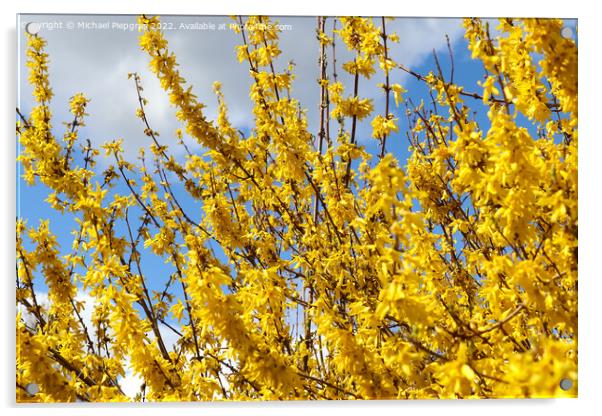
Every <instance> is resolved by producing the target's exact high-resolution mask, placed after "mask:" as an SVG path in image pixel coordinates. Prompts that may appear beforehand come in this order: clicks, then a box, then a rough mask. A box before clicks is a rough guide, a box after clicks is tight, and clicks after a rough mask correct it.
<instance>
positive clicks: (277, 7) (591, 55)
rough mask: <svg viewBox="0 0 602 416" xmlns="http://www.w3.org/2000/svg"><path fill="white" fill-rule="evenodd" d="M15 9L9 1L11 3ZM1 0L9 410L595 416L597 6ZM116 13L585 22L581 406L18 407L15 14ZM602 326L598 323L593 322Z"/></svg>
mask: <svg viewBox="0 0 602 416" xmlns="http://www.w3.org/2000/svg"><path fill="white" fill-rule="evenodd" d="M7 3H9V4H7ZM15 3H17V2H12V1H4V2H2V5H1V6H0V9H1V10H0V12H1V13H0V16H1V17H0V18H1V19H2V25H1V26H0V28H1V32H2V42H1V43H0V48H1V49H2V55H1V56H2V60H1V61H2V62H3V63H2V64H0V68H1V71H2V77H1V79H2V84H1V87H2V88H1V89H0V91H2V98H1V99H0V106H1V110H2V111H0V114H1V115H2V126H3V129H2V132H3V134H2V139H1V143H2V146H3V147H2V151H1V157H2V158H3V160H2V162H3V163H0V165H1V166H2V168H1V169H3V170H2V172H1V173H2V174H1V175H0V177H1V178H2V179H1V180H0V183H1V187H2V188H1V189H0V192H1V193H0V195H2V200H3V203H2V204H1V205H0V207H1V210H2V215H1V216H0V226H1V228H0V235H1V238H0V242H1V244H2V246H1V248H0V255H1V256H2V258H1V262H0V264H2V265H3V266H4V267H3V271H4V273H1V276H2V279H1V281H2V283H3V286H2V288H1V293H2V294H3V298H2V312H3V314H2V315H3V316H2V321H1V322H2V341H0V348H1V349H2V367H1V368H2V376H1V377H0V383H1V384H2V388H1V389H0V391H1V394H2V404H3V407H5V408H6V410H7V413H8V414H15V415H32V414H44V415H65V414H71V413H73V414H79V415H101V414H102V415H105V414H106V413H107V411H111V412H116V413H122V412H123V413H125V412H128V413H141V414H144V415H148V416H150V415H164V414H165V413H172V412H174V411H177V412H178V413H181V414H199V413H202V414H209V415H217V414H219V415H223V414H244V415H245V416H247V415H255V414H257V415H282V414H283V413H284V414H287V415H292V416H294V415H303V416H307V415H308V413H312V414H315V413H317V414H329V413H330V414H332V413H339V412H341V413H343V412H344V413H346V414H350V415H360V414H361V415H365V414H366V413H367V412H378V413H383V414H400V413H407V414H412V413H419V414H421V415H423V414H437V415H445V416H448V415H462V416H465V415H468V414H478V415H481V416H482V415H486V416H489V415H504V416H508V415H509V414H511V413H514V414H518V415H520V414H524V413H527V412H528V413H530V414H533V413H537V414H539V413H545V414H550V415H554V414H560V415H567V414H574V415H577V414H579V415H581V414H591V413H593V412H591V409H592V408H593V407H594V406H595V404H596V398H597V396H599V395H600V393H598V391H597V390H598V388H597V387H598V386H599V385H600V384H599V382H598V380H599V376H600V375H599V371H600V370H601V369H602V366H601V365H600V364H601V363H600V356H601V355H602V353H601V352H600V351H601V350H602V348H601V347H602V342H601V338H600V332H601V331H600V324H599V322H600V317H602V312H601V305H602V300H600V299H599V297H600V296H602V285H601V283H600V282H602V275H601V270H600V269H601V267H600V265H599V264H598V263H597V262H596V260H599V259H600V258H601V256H600V254H599V250H600V247H601V242H602V239H601V238H600V237H602V229H601V226H600V225H601V220H600V215H602V214H601V212H602V204H601V202H602V201H601V198H600V191H601V190H602V188H601V187H600V179H602V172H601V167H602V148H601V143H602V137H600V134H599V130H600V129H599V128H598V129H596V124H595V122H596V121H598V120H600V115H599V114H598V112H599V111H600V107H601V106H600V99H601V98H602V91H601V88H600V81H599V80H598V79H597V78H595V76H597V77H600V73H601V68H602V64H601V62H600V54H599V50H600V49H602V48H601V47H600V40H601V39H602V34H601V33H600V27H601V26H602V24H601V22H600V19H599V17H600V16H599V14H596V13H595V12H594V9H593V6H589V4H594V2H588V3H589V4H588V3H586V2H578V1H540V2H535V1H532V2H529V1H525V0H504V1H502V2H487V1H478V2H477V1H463V0H462V1H461V0H454V1H439V0H436V1H435V0H430V1H411V2H402V1H394V0H389V1H385V0H369V1H366V0H364V1H355V0H347V1H338V2H336V1H325V0H301V1H297V2H294V3H293V2H287V1H284V0H280V1H271V0H270V1H267V0H265V1H261V0H255V1H245V0H228V1H227V2H218V1H212V2H209V1H206V0H205V1H199V2H193V1H191V0H189V1H186V0H170V1H165V0H146V1H140V0H103V1H99V2H97V3H92V2H86V1H81V0H79V1H67V0H53V1H48V0H22V1H20V2H18V3H17V4H15ZM19 12H20V13H105V14H107V13H119V14H135V13H140V12H147V13H158V14H161V13H163V14H269V15H281V14H284V15H316V14H324V15H382V14H384V15H398V16H467V15H469V16H482V17H487V16H499V15H504V16H538V17H570V18H578V19H579V55H580V61H579V81H580V85H581V87H582V88H580V102H579V109H580V113H581V114H580V135H581V143H580V147H581V148H580V157H579V182H580V189H581V192H580V198H579V218H580V224H581V227H580V236H579V237H580V250H579V251H580V256H579V278H580V281H579V289H580V296H579V314H580V316H579V318H580V319H579V326H580V335H581V336H580V340H579V341H580V344H579V363H580V365H579V399H576V400H568V399H566V400H490V401H470V402H450V401H419V402H416V401H413V402H412V401H407V402H359V403H358V402H345V403H342V402H317V403H308V402H302V403H215V404H198V405H197V404H194V405H187V404H169V403H163V404H155V405H144V406H140V407H131V406H124V405H118V406H106V405H104V406H103V405H94V406H77V407H73V406H71V407H65V406H60V405H50V406H44V407H41V406H22V405H19V406H16V405H15V404H14V365H15V364H14V358H15V356H14V354H15V352H14V345H15V336H14V306H13V305H14V303H13V302H14V285H13V281H14V280H13V279H14V270H15V269H14V218H15V152H16V149H15V140H14V137H15V136H14V108H15V101H16V82H15V81H16V65H17V62H16V31H15V22H16V13H19ZM596 324H597V325H596Z"/></svg>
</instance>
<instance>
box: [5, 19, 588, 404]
mask: <svg viewBox="0 0 602 416" xmlns="http://www.w3.org/2000/svg"><path fill="white" fill-rule="evenodd" d="M235 20H236V21H237V22H238V23H239V24H238V25H235V26H234V27H235V28H236V31H237V32H238V33H239V36H240V39H241V45H240V46H239V47H238V48H237V52H236V53H237V55H238V58H239V60H240V62H241V63H242V64H244V65H247V66H248V68H249V73H250V76H251V77H252V85H251V88H250V92H249V97H250V99H251V100H252V102H253V117H254V126H253V128H252V129H251V131H250V133H249V134H248V135H244V134H243V132H241V131H239V130H238V129H237V128H236V127H235V126H233V125H232V124H231V123H230V121H229V119H228V109H227V106H226V102H225V100H224V96H223V94H222V92H221V85H220V84H219V83H215V84H214V91H215V94H216V98H217V102H218V116H217V119H216V120H214V121H210V120H208V119H207V118H206V116H205V114H204V105H203V104H202V103H201V102H199V101H198V100H197V97H196V96H195V95H194V94H193V92H192V88H191V87H190V86H188V85H187V84H186V82H185V80H184V79H183V78H182V76H181V74H180V72H179V70H178V64H177V61H176V56H175V55H174V53H173V52H171V51H170V49H169V47H168V42H167V40H166V39H165V38H164V36H163V33H162V32H161V30H160V27H161V26H160V25H159V24H158V23H159V20H158V18H156V17H147V16H141V17H140V18H139V23H140V24H141V27H142V28H143V31H142V33H141V35H140V46H141V48H142V50H143V51H145V52H146V53H147V54H148V55H149V57H150V68H151V70H152V72H153V73H154V74H156V76H157V77H158V79H159V80H160V83H161V86H162V87H163V89H164V90H165V92H166V93H167V94H168V95H169V99H170V101H171V103H172V105H173V106H174V107H175V109H176V110H177V118H178V120H179V121H180V122H181V125H182V130H178V131H176V132H175V134H174V136H175V137H174V139H172V140H171V141H170V140H163V142H161V141H160V140H159V133H158V132H157V131H155V130H154V129H153V128H152V127H151V124H150V123H151V121H150V120H149V119H148V118H147V116H146V112H145V106H146V105H147V104H148V102H147V100H146V98H144V94H143V89H142V80H141V78H140V76H139V75H138V74H130V78H131V79H132V82H133V84H134V87H135V90H134V91H135V92H136V93H137V94H138V98H139V108H137V109H133V110H132V111H136V115H137V116H138V118H139V119H140V120H141V128H142V129H144V133H145V134H146V136H148V140H149V142H150V143H151V150H152V152H151V153H152V154H150V155H146V154H145V152H144V151H141V152H140V156H139V162H138V163H134V162H133V161H128V160H125V159H124V152H123V150H122V144H121V141H120V140H114V141H111V142H108V143H106V144H105V145H104V146H103V148H104V151H105V153H106V154H107V155H108V156H110V157H111V158H112V159H113V161H114V163H113V164H112V165H111V166H110V167H109V168H108V169H106V170H105V171H104V172H102V174H100V173H97V172H95V169H94V167H95V165H94V159H95V157H96V156H98V155H99V151H98V150H97V149H93V148H92V147H91V145H90V143H89V142H88V143H86V144H82V145H81V146H80V140H79V139H78V128H79V127H80V126H82V125H83V124H84V118H85V117H86V116H87V114H86V112H85V110H86V105H87V103H88V99H87V98H86V97H85V96H84V95H82V94H77V95H75V96H74V97H73V98H72V100H71V102H70V110H71V113H72V115H73V121H72V122H71V123H68V124H67V125H66V132H65V135H64V143H61V141H60V140H58V139H57V138H56V137H55V136H54V135H53V133H52V130H53V129H52V127H51V120H52V117H51V111H50V100H51V97H52V91H51V89H50V86H49V81H48V64H49V62H48V56H47V55H46V53H45V52H44V45H45V42H44V40H43V39H41V38H40V37H39V36H30V37H29V39H28V42H29V48H28V52H27V54H28V66H29V68H30V79H29V80H30V83H31V85H32V86H33V94H34V99H35V103H36V105H35V106H34V108H33V109H32V111H31V114H29V116H27V117H24V116H21V114H20V113H19V115H20V116H21V119H20V121H19V122H18V124H17V133H18V136H19V140H20V143H21V146H22V152H21V154H20V156H19V162H20V163H21V164H22V166H23V172H24V178H25V180H27V182H28V183H30V184H35V183H36V182H39V183H40V184H42V186H45V187H47V188H48V189H49V190H50V194H49V197H48V199H47V202H48V203H49V204H50V205H51V206H52V207H53V208H54V209H56V210H58V211H60V212H63V213H65V214H69V215H73V216H75V218H77V222H78V224H79V227H78V229H76V230H74V237H75V238H74V240H73V247H72V250H71V251H70V253H69V254H68V255H66V256H62V255H61V249H60V248H59V247H58V244H57V240H56V237H55V236H54V235H53V233H52V232H51V231H50V228H51V227H50V224H49V223H48V222H47V221H46V222H42V223H41V224H40V225H39V226H33V227H30V226H29V225H28V224H27V223H26V220H25V219H18V221H17V299H16V300H17V304H18V305H19V309H18V311H19V312H18V314H17V363H16V364H17V366H16V382H17V400H18V401H74V400H82V401H129V400H136V401H140V400H149V401H174V400H178V401H193V400H295V399H301V400H307V399H395V398H397V399H406V398H408V399H410V398H500V397H558V396H575V395H576V391H577V387H576V385H575V386H574V387H573V388H572V389H571V390H569V391H563V390H561V389H560V387H559V383H560V381H561V380H562V379H569V380H571V381H572V382H573V383H575V384H576V381H577V116H578V114H577V67H576V66H577V48H576V45H575V43H574V41H572V40H569V39H565V38H563V37H562V36H561V35H560V31H561V28H562V22H561V21H558V20H541V19H521V20H514V19H502V20H501V21H500V25H499V27H498V31H499V36H498V37H497V38H495V39H492V38H491V37H490V35H489V30H488V27H487V25H485V24H484V23H483V22H482V21H480V20H479V19H466V20H465V23H464V25H465V29H466V35H465V37H466V39H467V41H468V44H469V48H470V51H471V53H472V57H473V58H474V59H477V60H480V61H481V62H482V64H483V67H484V70H485V72H486V77H485V78H484V81H483V82H482V83H481V84H480V85H481V86H482V92H479V93H473V92H467V91H465V89H464V88H463V87H462V86H459V85H456V84H454V83H453V82H452V80H447V79H445V77H444V75H443V74H442V72H441V69H440V68H439V69H438V71H435V72H432V73H430V74H427V75H424V76H423V75H420V74H417V73H413V72H412V74H413V75H414V76H415V77H416V78H417V79H419V80H421V81H422V82H423V83H424V85H425V86H426V88H428V89H429V90H430V92H431V96H432V97H433V98H432V103H431V104H428V103H420V104H418V105H416V106H413V105H410V103H405V102H404V99H403V94H404V93H405V89H404V88H403V87H402V86H401V85H400V84H399V83H396V82H394V81H395V77H396V76H397V74H399V71H401V70H402V69H406V70H407V68H405V67H403V65H401V64H400V63H396V62H394V61H393V60H392V59H391V58H390V48H391V47H392V44H394V43H395V42H396V41H397V40H398V38H397V35H396V34H394V33H387V31H386V29H387V26H386V21H387V19H385V18H383V19H371V18H356V17H354V18H337V19H334V18H328V19H327V18H322V17H320V18H318V28H317V42H316V48H318V50H319V52H320V60H319V66H320V77H319V79H318V84H319V87H320V109H319V110H320V111H319V118H320V120H319V125H318V129H319V131H318V132H312V131H310V129H309V128H308V120H307V119H306V115H305V112H304V111H301V103H300V102H299V101H297V100H296V99H294V98H293V97H294V96H293V91H292V88H291V85H292V80H293V77H294V75H293V73H292V68H291V67H289V68H287V69H286V70H284V71H283V72H277V71H276V70H275V65H274V62H275V61H276V60H277V58H278V56H279V55H280V50H279V46H278V30H277V26H275V25H269V24H267V23H270V21H269V19H267V18H266V17H249V18H248V19H246V20H245V21H243V19H242V18H235ZM327 20H328V21H332V22H333V23H334V25H333V26H332V31H328V33H327V30H326V22H327ZM337 24H340V28H338V29H337V26H336V25H337ZM337 41H338V43H337ZM337 45H344V46H346V47H347V48H348V49H349V50H350V51H352V53H353V54H354V56H353V59H352V60H351V61H349V62H344V63H343V64H342V65H341V69H342V70H344V71H346V72H348V73H349V74H350V75H351V77H352V79H353V80H354V83H353V85H352V86H351V92H350V93H349V94H347V93H345V88H346V86H345V85H343V83H342V82H341V81H340V79H337V75H336V70H337V68H336V62H334V61H333V60H332V57H333V55H334V53H335V46H337ZM329 57H330V58H331V61H329V60H328V58H329ZM331 69H332V71H330V70H331ZM394 71H396V72H394ZM374 80H376V84H375V87H377V88H379V89H381V90H382V91H383V95H384V97H385V101H386V108H385V112H384V113H382V114H375V112H374V103H373V102H372V100H371V99H370V98H367V97H361V96H360V95H359V84H360V83H368V82H374ZM362 91H365V88H362ZM391 98H394V103H395V107H393V103H392V102H391V103H390V100H391ZM404 103H405V105H406V107H405V108H406V110H405V113H406V115H407V120H408V123H409V130H408V131H407V135H408V138H409V141H410V152H411V156H410V157H409V159H408V161H407V164H404V163H400V161H399V160H397V159H396V157H395V156H394V155H393V154H392V153H390V152H388V151H387V147H386V146H387V138H389V139H390V140H392V139H391V135H392V134H394V133H396V132H399V131H400V127H401V126H400V124H399V120H398V116H399V114H401V115H403V114H404V111H401V108H400V107H401V106H402V105H403V104H404ZM481 103H483V104H484V105H485V106H486V107H484V108H486V109H487V110H486V111H487V117H488V121H489V123H488V125H487V126H483V125H480V124H479V123H478V121H477V120H476V119H475V115H474V113H473V111H472V107H471V106H472V105H474V106H481V105H482V104H481ZM431 105H432V108H430V109H429V108H428V107H429V106H431ZM523 116H524V117H523ZM364 119H367V120H368V122H369V123H370V124H371V126H372V130H373V133H372V137H373V138H374V139H375V140H377V141H378V144H379V149H380V151H379V152H378V154H376V155H371V154H369V153H368V152H367V151H366V149H365V146H362V145H360V144H359V143H358V134H359V133H358V127H357V123H358V122H359V121H360V120H364ZM521 119H522V120H528V122H527V123H525V122H523V123H522V124H521V122H519V120H521ZM337 127H338V129H337ZM403 133H405V132H403ZM184 135H186V136H187V137H189V138H191V139H192V140H195V141H196V142H198V144H199V148H201V149H202V151H201V152H192V151H190V149H189V147H188V146H187V145H186V142H185V140H184V139H183V137H184ZM395 139H396V140H401V139H400V138H399V135H397V136H395ZM371 140H372V139H371ZM77 146H80V147H77ZM176 146H180V147H182V148H183V149H184V150H183V152H182V153H184V154H185V157H184V158H181V159H178V158H176V157H175V156H174V155H173V153H172V150H171V149H173V148H174V147H176ZM75 152H80V153H81V157H78V158H75V156H74V154H75ZM78 154H79V153H78ZM176 182H177V183H176ZM118 184H122V188H120V189H123V187H124V186H125V187H126V188H125V189H127V192H126V193H124V194H121V193H120V192H117V191H116V190H117V188H118ZM178 184H179V186H180V187H179V188H178V187H177V185H178ZM184 198H187V199H189V200H191V201H194V203H195V204H197V206H198V207H200V208H198V209H196V211H195V210H193V209H191V208H190V207H191V206H192V205H191V204H184V203H182V199H184ZM28 247H33V248H30V249H28ZM215 247H219V252H217V250H215V249H214V248H215ZM144 256H155V257H159V258H161V259H163V260H164V261H165V262H166V263H168V264H169V265H170V267H171V268H172V270H173V273H171V274H169V276H164V277H163V276H157V275H156V273H153V272H152V271H151V270H149V269H150V268H146V269H145V265H144ZM143 269H144V270H143ZM40 279H42V281H43V285H44V286H45V288H47V292H48V301H47V303H43V302H41V301H40V299H39V290H40V289H39V282H40ZM151 279H154V284H153V286H152V287H149V286H150V285H149V283H150V280H151ZM157 281H160V282H162V285H163V286H164V289H158V288H157V287H158V286H159V285H158V284H157V283H156V282H157ZM36 284H37V285H38V287H37V291H36ZM81 291H86V293H88V294H89V297H90V299H91V300H90V301H88V303H87V304H84V303H83V302H82V301H81V300H80V298H79V297H78V293H79V292H81ZM37 294H38V296H36V295H37ZM84 308H86V309H87V310H89V311H92V312H91V319H90V320H87V319H85V318H84V317H83V310H84ZM166 331H168V332H169V331H171V332H173V333H174V334H176V335H177V342H176V343H175V344H174V345H168V344H167V343H166V341H165V334H166ZM127 371H133V373H134V374H136V375H137V376H139V377H141V378H142V379H143V381H144V384H143V385H142V386H141V388H140V391H139V392H138V394H136V396H135V397H128V396H126V394H125V393H124V392H123V391H122V388H121V386H120V381H121V380H122V379H123V377H124V375H125V374H126V372H127ZM34 384H35V385H37V387H38V389H39V392H35V391H34V392H32V391H31V389H29V388H28V386H30V385H34Z"/></svg>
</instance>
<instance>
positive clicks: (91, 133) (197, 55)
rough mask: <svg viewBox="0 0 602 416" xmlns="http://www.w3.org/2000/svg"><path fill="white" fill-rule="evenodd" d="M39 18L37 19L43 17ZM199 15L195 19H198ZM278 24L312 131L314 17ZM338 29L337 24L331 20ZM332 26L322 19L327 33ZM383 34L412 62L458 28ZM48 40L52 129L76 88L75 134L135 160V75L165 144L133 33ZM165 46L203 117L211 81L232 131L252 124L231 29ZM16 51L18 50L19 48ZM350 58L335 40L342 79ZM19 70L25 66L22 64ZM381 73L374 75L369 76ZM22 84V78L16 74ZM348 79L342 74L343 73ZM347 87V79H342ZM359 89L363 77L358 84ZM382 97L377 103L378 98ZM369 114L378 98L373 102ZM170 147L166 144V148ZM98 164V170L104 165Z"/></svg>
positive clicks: (404, 23)
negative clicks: (83, 121) (112, 144)
mask: <svg viewBox="0 0 602 416" xmlns="http://www.w3.org/2000/svg"><path fill="white" fill-rule="evenodd" d="M44 18H47V17H42V16H38V17H37V18H36V19H33V18H32V19H30V20H43V19H44ZM52 19H53V20H55V21H61V20H64V21H67V20H69V21H74V20H76V21H84V20H87V21H104V20H111V21H117V22H121V23H130V22H133V21H134V20H135V17H134V16H111V17H104V16H100V17H99V16H75V17H74V16H60V15H57V16H53V17H52ZM199 19H200V20H199ZM277 20H279V22H280V23H282V24H290V25H291V26H292V30H288V31H283V32H282V33H281V37H280V39H281V40H280V48H281V50H282V55H281V57H280V58H279V60H278V63H277V67H279V68H283V67H284V66H286V65H287V64H288V62H289V61H290V60H293V61H294V62H295V64H296V67H295V71H296V80H295V81H294V83H293V95H294V96H295V97H296V98H298V99H299V100H300V102H301V104H302V106H303V107H305V108H307V110H308V113H307V114H308V121H309V128H310V130H311V131H316V130H317V121H316V120H317V111H318V109H317V106H318V99H319V93H318V87H317V84H316V79H317V77H318V67H317V60H318V44H317V41H316V39H315V28H316V19H315V18H314V17H279V18H277ZM163 21H164V22H165V23H170V22H171V23H173V24H174V26H175V27H177V25H179V22H182V21H184V22H187V23H194V22H199V21H203V22H213V23H215V24H216V25H217V24H219V23H230V22H231V20H230V18H228V17H223V16H222V17H220V16H204V17H203V16H187V17H182V16H166V17H164V18H163ZM338 27H339V28H340V23H339V24H338ZM331 28H332V19H329V21H328V24H327V30H328V31H330V30H331ZM387 31H388V32H389V33H392V32H397V34H398V35H399V37H400V44H399V45H393V46H392V51H391V56H392V58H393V59H395V60H397V61H398V62H401V63H403V64H405V65H408V66H414V65H417V64H419V63H420V62H421V61H422V60H424V59H425V58H426V57H427V56H429V54H430V53H431V51H432V49H433V48H434V49H437V50H440V49H441V48H443V47H445V34H448V35H449V36H450V38H451V39H452V42H453V41H454V40H455V39H457V38H458V37H459V36H460V34H461V32H462V27H461V24H460V21H459V19H426V18H399V19H396V20H394V21H392V22H388V23H387ZM42 36H44V37H46V38H47V40H48V47H47V50H48V52H49V54H50V59H51V65H50V81H51V84H52V86H53V90H54V92H55V99H54V102H53V105H54V109H55V110H54V113H55V117H56V119H55V123H54V124H55V126H60V124H59V122H60V121H67V120H69V116H68V113H67V101H68V99H69V97H70V96H72V95H73V94H75V93H77V92H80V91H81V92H84V93H85V94H86V95H87V96H88V97H89V98H91V100H92V101H91V103H90V105H89V107H88V112H89V113H90V117H89V119H88V121H87V127H86V128H85V129H83V131H82V134H81V137H82V138H90V139H91V140H92V142H93V144H95V145H100V144H102V143H104V142H105V141H107V140H112V139H114V138H118V137H120V138H124V148H125V150H126V153H127V156H128V157H131V158H133V157H135V156H136V154H137V149H138V148H139V147H140V146H143V145H148V144H149V142H150V139H149V138H148V137H146V136H145V135H144V134H143V130H144V126H143V125H142V123H141V121H140V120H139V119H137V118H136V117H135V110H136V91H135V88H134V85H133V82H132V81H131V80H128V79H127V74H128V72H138V73H140V74H141V76H142V82H143V85H144V88H145V91H144V95H145V96H146V98H148V99H149V105H148V107H147V115H148V117H149V120H150V122H151V125H152V127H153V128H154V129H156V130H158V131H159V132H160V133H161V137H160V139H161V141H162V142H163V143H172V140H173V131H174V130H175V129H176V128H177V127H180V126H179V125H178V123H177V121H176V120H175V117H174V115H175V110H174V109H173V108H171V107H170V105H169V101H168V98H167V95H166V94H165V93H164V92H163V91H162V89H161V88H160V85H159V82H158V81H157V79H156V77H155V76H154V75H153V74H151V73H150V70H149V69H148V56H146V54H145V53H144V52H143V51H141V50H140V48H139V46H138V32H136V31H121V30H104V31H103V30H75V31H66V30H62V31H61V30H55V31H50V32H45V33H42ZM166 37H167V39H168V40H169V41H170V49H171V50H172V51H173V52H175V54H176V56H177V57H178V62H179V63H180V71H181V73H182V76H183V77H184V78H185V79H186V80H187V81H188V82H189V84H190V85H193V86H194V90H193V91H194V92H195V94H197V95H198V97H199V100H200V101H201V102H203V103H205V104H206V105H207V108H206V110H205V112H206V114H207V116H208V117H209V118H210V119H212V118H214V117H215V115H216V99H215V97H214V95H213V93H212V91H211V88H212V83H213V81H216V80H219V81H221V82H222V84H223V92H224V95H225V98H226V101H227V103H228V105H229V107H230V118H231V121H232V122H233V124H234V125H235V126H236V127H238V128H245V127H250V126H251V125H252V122H253V119H252V117H253V116H252V113H251V112H250V109H251V103H250V100H249V98H248V90H249V85H250V77H249V72H248V67H247V65H246V64H245V63H243V64H239V63H238V60H237V59H236V54H235V51H234V47H235V45H237V44H240V43H241V38H240V35H237V34H235V33H234V32H232V31H231V30H229V29H228V30H225V31H218V30H214V31H211V30H186V31H182V30H173V31H169V30H168V31H166ZM20 53H21V54H24V50H23V47H21V51H20ZM348 59H351V54H350V52H349V51H347V50H346V48H345V47H344V45H342V44H341V43H339V44H338V47H337V61H338V63H337V65H338V73H339V75H340V77H341V79H342V80H344V79H345V74H344V73H343V71H342V69H341V64H342V63H343V62H344V61H345V60H348ZM22 71H23V75H26V74H25V71H26V69H25V68H22ZM378 77H382V74H376V75H375V78H378ZM393 77H394V81H396V82H399V81H403V80H404V79H405V75H404V74H403V73H402V72H401V71H397V72H396V73H394V74H393ZM22 79H23V80H24V81H23V82H26V81H25V80H26V79H27V77H26V76H22ZM347 80H348V81H349V80H350V78H349V77H347ZM378 82H381V80H380V79H377V80H371V81H370V85H371V87H370V88H369V89H366V90H364V89H362V88H361V87H360V93H361V94H363V95H365V96H368V97H370V98H379V97H380V95H382V94H380V95H379V93H378V91H377V90H376V88H374V87H373V86H374V85H375V84H376V83H378ZM347 85H349V82H347ZM363 85H364V86H365V81H363ZM22 87H23V88H22V89H23V93H22V101H23V102H22V106H23V107H25V108H26V109H27V106H28V105H27V103H28V102H30V101H29V100H30V99H29V98H28V95H29V93H30V91H31V90H30V88H29V87H28V86H26V85H23V86H22ZM381 101H382V100H381ZM375 104H376V106H377V108H376V109H377V111H379V110H381V111H382V109H380V106H381V105H382V103H379V102H378V100H377V101H376V103H375ZM358 133H359V137H360V139H361V138H362V137H365V136H369V122H365V123H361V125H360V129H359V131H358ZM176 147H177V146H174V149H175V148H176ZM106 163H107V162H106V161H105V162H104V163H102V162H101V164H100V167H101V168H102V167H104V166H106Z"/></svg>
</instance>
